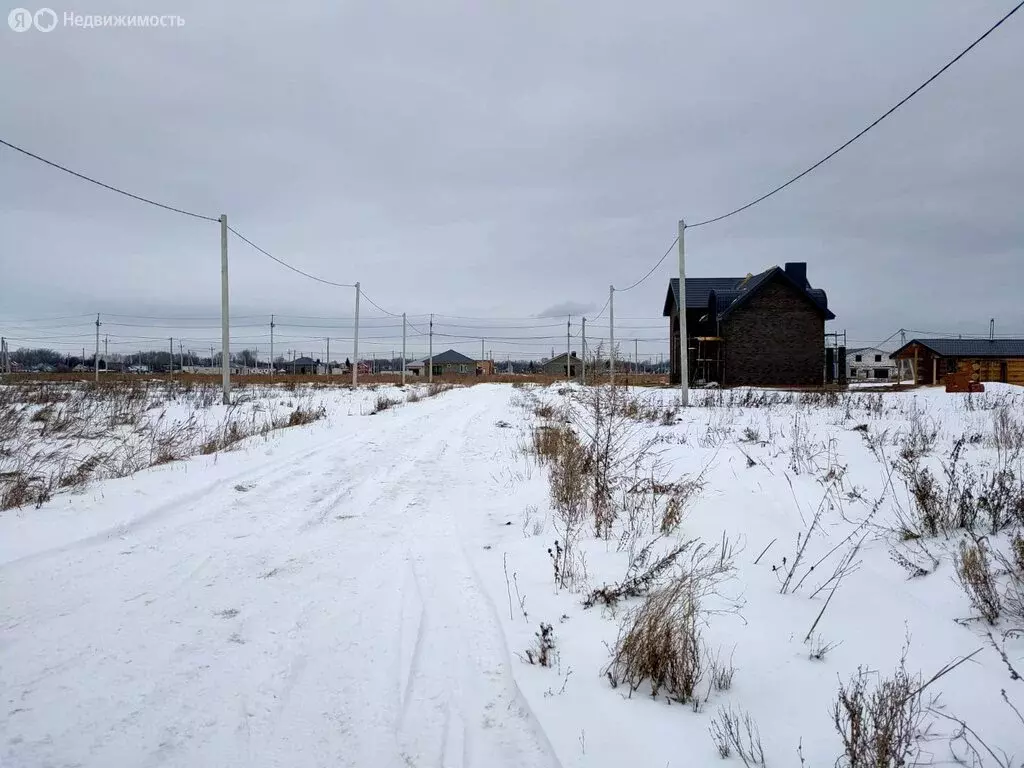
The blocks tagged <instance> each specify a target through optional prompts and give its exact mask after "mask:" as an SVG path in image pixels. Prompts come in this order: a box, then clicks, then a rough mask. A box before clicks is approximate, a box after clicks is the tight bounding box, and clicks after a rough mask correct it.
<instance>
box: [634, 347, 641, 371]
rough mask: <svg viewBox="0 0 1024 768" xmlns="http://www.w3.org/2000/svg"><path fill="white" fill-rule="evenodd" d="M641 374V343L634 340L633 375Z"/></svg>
mask: <svg viewBox="0 0 1024 768" xmlns="http://www.w3.org/2000/svg"><path fill="white" fill-rule="evenodd" d="M639 372H640V341H639V340H638V339H633V373H639Z"/></svg>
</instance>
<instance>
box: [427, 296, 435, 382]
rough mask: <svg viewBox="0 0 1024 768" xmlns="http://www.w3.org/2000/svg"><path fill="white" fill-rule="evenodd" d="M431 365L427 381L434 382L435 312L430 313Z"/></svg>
mask: <svg viewBox="0 0 1024 768" xmlns="http://www.w3.org/2000/svg"><path fill="white" fill-rule="evenodd" d="M429 365H430V368H429V370H428V371H427V382H429V383H431V384H432V383H433V382H434V313H433V312H431V313H430V347H429Z"/></svg>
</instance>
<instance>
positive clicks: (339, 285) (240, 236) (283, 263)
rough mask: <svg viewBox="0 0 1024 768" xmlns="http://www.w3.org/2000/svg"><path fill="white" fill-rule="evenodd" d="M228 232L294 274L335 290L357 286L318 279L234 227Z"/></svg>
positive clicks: (230, 227) (229, 228)
mask: <svg viewBox="0 0 1024 768" xmlns="http://www.w3.org/2000/svg"><path fill="white" fill-rule="evenodd" d="M228 230H229V231H230V232H231V233H232V234H233V235H234V236H235V237H237V238H238V239H239V240H241V241H242V242H243V243H248V244H249V245H251V246H252V247H253V248H255V249H256V250H257V251H259V252H260V253H262V254H263V255H264V256H266V257H267V258H268V259H271V260H273V261H276V262H277V263H278V264H280V265H281V266H282V267H287V268H288V269H290V270H291V271H292V272H297V273H298V274H300V275H302V276H303V277H308V278H309V279H310V280H316V281H317V282H318V283H323V284H324V285H333V286H334V287H335V288H355V285H352V284H350V283H335V282H333V281H331V280H324V279H323V278H322V277H317V276H316V275H311V274H310V273H309V272H304V271H303V270H301V269H299V268H298V267H293V266H292V265H291V264H289V263H288V262H287V261H282V260H281V259H279V258H277V256H275V255H274V254H272V253H270V252H268V251H265V250H263V249H262V248H260V247H259V246H258V245H256V243H254V242H253V241H252V240H250V239H249V238H247V237H246V236H245V235H243V234H242V233H241V232H239V231H238V230H237V229H235V228H234V227H232V226H230V225H229V226H228Z"/></svg>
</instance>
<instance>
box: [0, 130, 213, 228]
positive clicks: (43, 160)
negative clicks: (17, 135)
mask: <svg viewBox="0 0 1024 768" xmlns="http://www.w3.org/2000/svg"><path fill="white" fill-rule="evenodd" d="M0 144H2V145H3V146H5V147H8V148H10V149H13V150H14V151H15V152H20V153H21V154H23V155H26V156H28V157H31V158H32V159H33V160H38V161H39V162H41V163H45V164H46V165H49V166H50V167H51V168H56V169H57V170H60V171H64V173H69V174H71V175H72V176H75V177H77V178H79V179H82V180H83V181H88V182H89V183H90V184H95V185H96V186H98V187H103V188H104V189H108V190H110V191H111V192H116V193H117V194H119V195H124V196H125V197H130V198H132V199H133V200H138V201H140V202H143V203H147V204H149V205H155V206H156V207H157V208H163V209H164V210H167V211H173V212H174V213H180V214H183V215H185V216H191V217H193V218H196V219H203V220H204V221H214V222H219V221H220V219H219V218H215V217H213V216H204V215H203V214H201V213H195V212H194V211H187V210H185V209H184V208H177V207H175V206H173V205H167V204H166V203H160V202H157V201H156V200H151V199H150V198H148V197H143V196H142V195H136V194H135V193H133V192H128V191H126V190H124V189H121V188H120V187H115V186H113V185H112V184H106V183H104V182H102V181H99V180H98V179H94V178H92V177H91V176H86V175H85V174H84V173H79V172H78V171H73V170H71V169H70V168H67V167H65V166H63V165H61V164H60V163H55V162H53V161H52V160H47V159H46V158H45V157H40V156H39V155H37V154H35V153H34V152H29V151H28V150H27V149H24V148H22V147H19V146H17V145H16V144H12V143H11V142H9V141H5V140H4V139H0Z"/></svg>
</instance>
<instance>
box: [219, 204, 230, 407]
mask: <svg viewBox="0 0 1024 768" xmlns="http://www.w3.org/2000/svg"><path fill="white" fill-rule="evenodd" d="M220 324H221V328H220V336H221V339H220V384H221V389H222V390H223V393H224V397H223V400H224V405H231V330H230V328H229V326H228V215H227V214H226V213H222V214H221V215H220Z"/></svg>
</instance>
